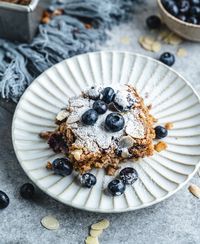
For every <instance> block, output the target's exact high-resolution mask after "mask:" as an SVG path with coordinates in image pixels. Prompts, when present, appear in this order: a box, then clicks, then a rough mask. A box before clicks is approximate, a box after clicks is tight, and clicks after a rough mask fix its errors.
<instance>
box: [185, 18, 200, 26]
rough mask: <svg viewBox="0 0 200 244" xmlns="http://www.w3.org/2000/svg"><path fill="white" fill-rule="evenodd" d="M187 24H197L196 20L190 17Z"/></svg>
mask: <svg viewBox="0 0 200 244" xmlns="http://www.w3.org/2000/svg"><path fill="white" fill-rule="evenodd" d="M187 22H188V23H191V24H193V25H197V24H198V22H199V21H198V19H197V17H196V16H190V17H189V18H188V19H187Z"/></svg>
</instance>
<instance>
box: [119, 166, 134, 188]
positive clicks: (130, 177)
mask: <svg viewBox="0 0 200 244" xmlns="http://www.w3.org/2000/svg"><path fill="white" fill-rule="evenodd" d="M119 177H120V179H121V180H122V181H123V182H124V184H125V185H132V184H133V183H134V182H135V181H136V180H137V179H138V173H137V171H136V170H135V169H134V168H131V167H127V168H124V169H122V170H121V171H120V173H119Z"/></svg>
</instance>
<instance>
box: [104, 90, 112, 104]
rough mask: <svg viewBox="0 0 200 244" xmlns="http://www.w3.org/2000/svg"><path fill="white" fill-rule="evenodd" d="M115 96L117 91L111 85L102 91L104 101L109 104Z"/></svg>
mask: <svg viewBox="0 0 200 244" xmlns="http://www.w3.org/2000/svg"><path fill="white" fill-rule="evenodd" d="M114 96H115V91H114V90H113V89H112V88H111V87H106V88H104V89H103V91H102V101H104V102H105V103H107V104H109V103H111V102H112V100H113V98H114Z"/></svg>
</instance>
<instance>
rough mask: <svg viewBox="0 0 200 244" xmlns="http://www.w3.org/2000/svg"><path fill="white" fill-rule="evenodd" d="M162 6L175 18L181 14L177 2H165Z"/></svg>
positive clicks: (164, 0) (165, 0)
mask: <svg viewBox="0 0 200 244" xmlns="http://www.w3.org/2000/svg"><path fill="white" fill-rule="evenodd" d="M162 4H163V6H164V7H165V9H166V10H167V11H168V12H169V13H170V14H172V15H173V16H177V15H178V14H179V9H178V6H177V4H176V2H175V1H173V0H163V1H162Z"/></svg>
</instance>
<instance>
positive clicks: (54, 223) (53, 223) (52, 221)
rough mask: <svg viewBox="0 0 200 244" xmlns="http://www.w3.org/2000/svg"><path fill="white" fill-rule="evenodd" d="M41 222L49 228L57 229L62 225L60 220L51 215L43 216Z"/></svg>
mask: <svg viewBox="0 0 200 244" xmlns="http://www.w3.org/2000/svg"><path fill="white" fill-rule="evenodd" d="M41 224H42V226H44V227H45V228H46V229H48V230H57V229H58V228H59V226H60V224H59V222H58V220H57V219H56V218H54V217H53V216H50V215H49V216H45V217H44V218H42V219H41Z"/></svg>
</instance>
